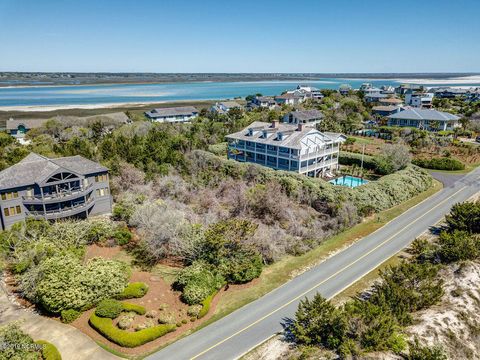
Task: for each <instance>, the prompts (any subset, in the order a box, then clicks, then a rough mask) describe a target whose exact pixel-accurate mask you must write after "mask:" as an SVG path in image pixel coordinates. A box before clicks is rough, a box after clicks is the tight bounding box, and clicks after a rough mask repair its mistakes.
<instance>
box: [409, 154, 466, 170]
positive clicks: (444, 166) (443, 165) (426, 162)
mask: <svg viewBox="0 0 480 360" xmlns="http://www.w3.org/2000/svg"><path fill="white" fill-rule="evenodd" d="M412 163H414V164H415V165H417V166H420V167H422V168H426V169H434V170H463V169H465V164H463V163H462V162H461V161H458V160H457V159H453V158H449V157H443V158H431V159H414V160H413V161H412Z"/></svg>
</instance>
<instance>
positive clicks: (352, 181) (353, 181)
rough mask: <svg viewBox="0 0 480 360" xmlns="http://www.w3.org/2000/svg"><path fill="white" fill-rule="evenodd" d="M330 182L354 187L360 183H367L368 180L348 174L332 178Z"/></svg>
mask: <svg viewBox="0 0 480 360" xmlns="http://www.w3.org/2000/svg"><path fill="white" fill-rule="evenodd" d="M329 183H330V184H333V185H341V186H348V187H351V188H354V187H357V186H360V185H365V184H366V183H368V180H365V179H361V178H358V177H355V176H350V175H346V176H342V177H339V178H336V179H333V180H330V181H329Z"/></svg>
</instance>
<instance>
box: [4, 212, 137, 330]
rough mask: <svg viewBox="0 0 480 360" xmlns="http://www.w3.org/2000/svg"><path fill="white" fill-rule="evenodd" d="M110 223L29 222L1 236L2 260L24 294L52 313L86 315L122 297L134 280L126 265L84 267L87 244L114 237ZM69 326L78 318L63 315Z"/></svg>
mask: <svg viewBox="0 0 480 360" xmlns="http://www.w3.org/2000/svg"><path fill="white" fill-rule="evenodd" d="M115 228H116V225H114V224H113V223H112V222H110V221H108V220H104V219H103V220H101V219H98V220H93V221H75V220H69V221H59V222H56V223H53V224H50V223H49V222H47V221H42V220H32V219H27V221H26V222H25V223H18V224H15V225H14V226H13V227H12V229H11V230H9V231H4V232H2V233H1V234H0V244H1V249H2V254H3V256H4V257H5V258H6V260H7V263H8V268H9V269H10V270H11V271H12V272H13V273H14V274H15V276H16V278H17V280H18V285H19V290H20V291H21V294H22V295H23V296H24V297H25V298H27V299H28V300H30V301H32V302H34V303H37V304H39V305H40V306H42V307H43V308H44V309H45V310H47V311H48V312H52V313H61V312H62V311H66V310H70V311H71V310H76V311H81V310H84V309H88V308H91V307H92V306H94V305H95V304H96V303H97V302H98V301H100V300H102V299H105V298H110V297H113V296H115V295H117V294H119V293H121V292H122V291H123V290H124V289H125V287H126V285H127V281H128V278H129V276H130V271H129V269H128V267H127V266H126V265H125V264H124V263H121V262H118V261H112V260H105V259H102V258H93V259H90V260H89V261H87V262H84V261H83V257H84V254H85V248H86V245H87V244H91V243H95V242H104V241H107V240H108V239H110V238H111V237H112V236H113V234H114V232H115ZM64 315H65V316H64V318H65V320H67V321H73V320H72V319H74V317H75V316H73V313H68V312H64Z"/></svg>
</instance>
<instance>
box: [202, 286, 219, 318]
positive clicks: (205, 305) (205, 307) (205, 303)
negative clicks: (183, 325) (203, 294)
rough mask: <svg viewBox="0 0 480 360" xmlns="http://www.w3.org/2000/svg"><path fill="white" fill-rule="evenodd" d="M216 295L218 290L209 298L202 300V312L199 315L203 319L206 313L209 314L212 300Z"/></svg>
mask: <svg viewBox="0 0 480 360" xmlns="http://www.w3.org/2000/svg"><path fill="white" fill-rule="evenodd" d="M215 295H216V292H215V293H213V294H211V295H209V296H207V298H206V299H205V300H203V301H202V303H201V305H202V309H201V310H200V312H199V313H198V315H197V318H198V319H201V318H202V317H204V316H205V315H207V314H208V312H209V311H210V306H211V305H212V300H213V298H214V297H215Z"/></svg>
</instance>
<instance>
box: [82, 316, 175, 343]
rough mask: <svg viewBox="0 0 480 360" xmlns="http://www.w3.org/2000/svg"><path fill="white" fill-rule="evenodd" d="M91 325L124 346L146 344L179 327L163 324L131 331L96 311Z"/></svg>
mask: <svg viewBox="0 0 480 360" xmlns="http://www.w3.org/2000/svg"><path fill="white" fill-rule="evenodd" d="M90 325H92V327H93V328H94V329H95V330H97V331H98V332H99V333H100V334H102V335H103V336H105V337H106V338H107V339H108V340H110V341H112V342H114V343H115V344H118V345H120V346H124V347H137V346H140V345H143V344H146V343H147V342H150V341H152V340H155V339H157V338H159V337H161V336H163V335H165V334H167V333H169V332H171V331H174V330H175V329H176V328H177V326H176V325H175V324H163V325H157V326H153V327H151V328H147V329H143V330H139V331H135V332H131V331H127V330H121V329H119V328H118V327H116V326H115V325H114V324H113V322H112V319H109V318H102V317H99V316H97V315H95V313H93V314H92V316H91V317H90Z"/></svg>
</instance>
